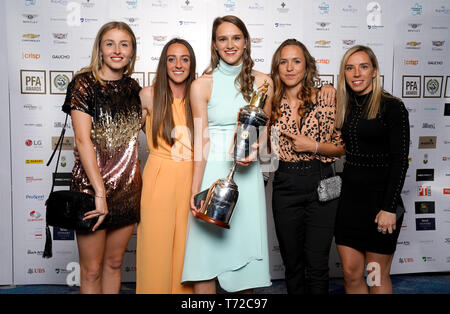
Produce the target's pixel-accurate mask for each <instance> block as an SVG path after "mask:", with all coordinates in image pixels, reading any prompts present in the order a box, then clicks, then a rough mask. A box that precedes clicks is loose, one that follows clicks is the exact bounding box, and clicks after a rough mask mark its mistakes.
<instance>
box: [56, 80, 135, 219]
mask: <svg viewBox="0 0 450 314" xmlns="http://www.w3.org/2000/svg"><path fill="white" fill-rule="evenodd" d="M140 89H141V87H140V86H139V84H138V83H137V82H136V81H135V80H133V79H132V78H130V77H128V76H123V77H122V78H121V79H120V80H116V81H105V85H101V84H100V83H99V82H96V81H95V79H94V76H93V74H92V72H86V73H81V74H79V75H77V76H75V78H74V79H73V80H72V82H71V83H70V84H69V86H68V88H67V94H66V99H65V102H64V105H63V107H62V110H63V111H64V112H66V113H69V114H70V112H71V110H79V111H81V112H84V113H87V114H89V115H90V116H91V117H92V129H91V140H92V143H93V144H94V149H95V152H96V155H97V163H98V167H99V169H100V174H101V176H102V178H103V182H104V184H105V189H106V201H107V204H108V210H109V214H108V216H107V217H106V219H105V221H104V224H105V226H111V227H118V226H125V225H129V224H133V223H136V222H138V221H139V217H140V198H141V187H142V178H141V172H140V167H139V159H138V150H137V145H138V135H139V131H140V129H141V124H140V121H141V116H142V111H141V103H140V99H139V91H140ZM71 190H73V191H80V192H85V193H90V194H93V192H94V191H93V188H92V185H91V184H90V182H89V179H88V177H87V174H86V172H85V171H84V169H83V165H82V164H81V160H80V159H79V158H76V160H75V164H74V167H73V170H72V184H71Z"/></svg>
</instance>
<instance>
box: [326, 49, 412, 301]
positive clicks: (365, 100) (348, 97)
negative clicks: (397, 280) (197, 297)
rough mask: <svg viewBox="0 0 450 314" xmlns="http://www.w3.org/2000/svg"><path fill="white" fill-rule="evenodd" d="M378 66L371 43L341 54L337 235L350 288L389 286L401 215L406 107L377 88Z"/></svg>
mask: <svg viewBox="0 0 450 314" xmlns="http://www.w3.org/2000/svg"><path fill="white" fill-rule="evenodd" d="M379 74H380V73H379V67H378V61H377V59H376V56H375V55H374V53H373V51H372V50H371V49H370V48H368V47H365V46H355V47H352V48H350V49H349V50H348V51H347V52H346V53H345V54H344V56H343V58H342V61H341V66H340V71H339V75H340V76H339V77H340V79H339V84H338V91H337V115H336V124H337V126H338V127H341V126H342V135H343V139H344V143H345V146H346V163H345V166H344V173H343V186H342V194H341V200H340V205H339V209H338V214H337V220H336V229H335V240H336V244H337V248H338V252H339V255H340V258H341V261H342V266H343V272H344V280H345V289H346V292H347V293H368V292H370V293H392V283H391V280H390V277H389V273H390V268H391V263H392V258H393V255H394V252H395V249H396V245H397V238H398V235H399V233H400V229H401V225H402V220H403V211H404V210H403V211H402V209H403V202H402V199H401V197H400V192H401V191H402V188H403V183H404V181H405V175H406V171H407V169H408V153H409V121H408V112H407V110H406V108H405V106H404V104H403V103H402V101H401V100H399V99H397V98H395V97H393V96H391V95H389V94H387V93H386V92H384V91H383V90H382V88H381V85H380V80H379V78H380V76H379ZM366 265H367V268H368V269H367V270H368V272H369V276H368V279H369V280H367V283H366V281H364V270H365V267H366ZM372 271H374V273H372Z"/></svg>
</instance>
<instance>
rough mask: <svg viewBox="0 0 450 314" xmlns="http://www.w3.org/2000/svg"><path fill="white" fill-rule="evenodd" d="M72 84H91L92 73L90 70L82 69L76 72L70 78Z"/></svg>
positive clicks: (92, 81)
mask: <svg viewBox="0 0 450 314" xmlns="http://www.w3.org/2000/svg"><path fill="white" fill-rule="evenodd" d="M72 83H73V84H81V83H88V84H92V83H95V78H94V74H93V73H92V72H91V71H83V70H81V71H80V72H78V73H76V74H75V75H74V77H73V78H72Z"/></svg>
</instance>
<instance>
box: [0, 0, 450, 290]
mask: <svg viewBox="0 0 450 314" xmlns="http://www.w3.org/2000/svg"><path fill="white" fill-rule="evenodd" d="M2 5H5V6H6V10H5V11H4V12H6V15H7V16H6V22H7V27H6V33H7V44H6V46H7V48H8V70H7V71H2V73H1V75H2V76H1V78H0V79H3V77H4V76H5V75H6V73H5V72H7V73H8V75H9V93H10V95H11V97H10V100H9V110H10V112H11V114H10V116H11V119H9V117H8V116H7V115H6V114H3V113H4V112H7V111H8V106H5V105H4V104H3V98H2V109H3V108H6V109H5V110H3V111H2V115H1V117H0V119H1V127H2V130H3V128H5V126H9V124H10V125H11V127H10V130H11V136H10V138H11V147H12V151H11V152H8V149H6V150H5V149H2V151H1V152H0V154H1V156H2V161H3V160H9V159H10V158H11V160H12V169H11V174H12V178H13V180H12V190H13V193H12V206H11V205H10V204H8V199H7V198H6V202H4V201H3V199H4V198H3V193H4V191H9V190H10V183H9V182H10V181H9V180H10V179H9V178H8V176H9V174H7V175H6V176H3V175H2V178H1V180H2V181H0V184H1V191H2V192H1V193H2V202H1V203H2V206H6V207H4V208H5V210H2V213H6V215H8V207H11V211H12V216H13V230H14V233H13V235H12V237H13V240H14V241H12V239H11V226H10V225H8V224H7V223H6V227H5V228H6V229H5V228H4V227H3V225H2V226H1V227H2V229H1V230H2V232H6V231H9V232H7V236H8V235H9V238H8V237H2V238H1V240H0V241H1V242H0V243H1V246H2V247H3V246H5V247H8V246H9V247H11V246H12V243H14V246H13V247H14V256H13V257H14V258H13V260H14V269H13V274H14V277H12V274H10V275H9V276H8V274H7V275H6V277H5V278H6V281H10V282H12V281H13V282H14V283H15V284H34V283H65V282H66V278H67V277H68V274H69V273H70V272H71V270H67V269H66V266H67V264H68V263H69V262H73V261H77V260H78V258H77V250H76V242H75V239H74V234H73V232H71V231H67V230H56V229H54V230H53V237H54V238H55V240H54V241H53V251H54V257H53V258H52V259H42V257H41V256H42V251H43V246H44V240H45V239H44V238H43V234H44V232H43V231H44V226H45V221H44V217H45V206H44V203H45V199H46V198H47V196H48V193H49V189H50V185H51V183H50V179H51V174H52V171H53V169H54V168H53V167H54V164H52V166H51V167H46V166H45V163H46V162H47V160H48V157H49V156H50V153H51V151H52V141H53V140H54V139H55V138H56V137H58V136H59V133H60V130H61V123H62V122H63V118H64V114H63V113H62V112H61V105H62V103H63V100H64V93H65V88H66V86H67V83H68V82H69V81H70V79H71V78H72V76H73V73H75V72H76V71H78V70H79V69H80V68H81V67H83V66H86V65H87V64H88V63H89V60H90V53H91V49H92V44H93V41H94V38H95V35H96V33H97V31H98V29H99V28H100V26H101V25H102V24H104V23H106V22H108V21H110V20H120V21H124V22H127V23H128V24H129V25H130V26H131V27H132V28H133V30H134V32H135V34H136V36H137V38H138V61H137V63H136V69H135V71H136V73H135V74H134V77H135V78H136V79H137V80H138V81H139V83H140V84H141V85H142V86H147V85H149V84H150V82H151V80H152V79H153V76H154V71H155V69H156V65H157V62H158V58H159V54H160V51H161V49H162V46H163V45H164V44H165V43H166V42H167V41H168V40H170V39H171V38H173V37H175V36H179V37H183V38H185V39H187V40H188V41H189V42H190V43H191V44H192V46H193V48H194V50H195V52H196V56H197V60H198V67H197V73H198V74H199V75H200V74H201V73H202V72H203V70H204V69H205V68H206V66H207V65H208V62H209V45H210V32H211V26H212V21H213V19H214V18H215V17H216V16H223V15H226V14H233V15H237V16H239V17H240V18H242V19H243V20H244V22H245V23H246V25H247V26H248V29H249V32H250V35H251V41H252V57H253V59H254V61H255V68H256V69H257V70H260V71H262V72H265V73H268V72H269V69H270V62H271V56H272V54H273V52H274V50H275V49H276V48H277V46H278V45H279V44H280V43H281V42H282V41H283V40H284V39H286V38H292V37H295V38H297V39H299V40H301V41H303V42H304V43H305V44H306V45H307V46H308V48H309V50H310V52H311V54H312V55H313V56H314V57H315V58H316V61H317V64H318V66H319V71H320V74H321V81H322V82H329V83H331V84H333V85H334V86H336V82H337V72H338V67H339V61H340V58H341V56H342V54H343V53H344V51H345V50H346V49H348V48H349V47H351V46H353V45H355V44H364V45H369V46H370V47H372V48H373V50H374V51H375V53H376V54H377V56H378V58H379V61H380V71H381V74H382V78H383V83H384V87H385V89H386V90H387V91H389V92H393V93H394V95H396V96H398V97H402V96H407V97H403V100H404V102H405V104H406V106H407V107H408V110H409V111H410V120H411V125H412V127H411V132H412V133H411V134H412V136H411V153H410V156H411V157H410V159H411V162H410V169H409V171H408V177H407V180H406V184H405V189H404V191H403V194H402V196H403V198H404V200H405V205H406V207H407V213H406V217H405V221H404V225H403V227H402V232H401V234H400V238H399V243H398V244H399V245H398V250H397V252H396V255H395V258H394V263H393V268H392V272H393V273H409V272H428V271H448V270H450V253H448V252H449V245H450V232H449V231H448V230H449V229H450V228H449V225H448V224H449V223H450V205H449V203H450V201H449V198H450V195H449V193H450V191H449V190H448V189H450V182H449V181H450V173H449V170H448V168H449V167H448V165H449V164H450V162H449V161H450V145H448V144H449V143H450V135H449V133H450V132H449V129H448V127H450V118H449V117H448V111H449V110H450V108H447V115H446V116H444V108H445V106H447V107H448V106H449V105H445V102H446V100H447V102H449V101H448V98H449V97H450V90H449V87H448V86H449V85H450V82H449V75H450V70H449V61H450V60H449V57H448V55H449V51H448V46H449V44H450V38H449V35H448V34H449V27H450V18H449V17H450V0H428V1H409V0H401V1H395V2H394V1H388V0H378V1H369V0H353V1H350V0H347V1H344V0H334V1H331V0H328V1H324V0H314V1H306V0H286V1H269V0H259V1H255V0H251V1H250V0H247V1H244V0H242V1H241V0H220V1H207V0H187V1H186V0H174V1H168V0H108V1H106V0H90V1H87V0H78V1H68V0H20V1H10V0H8V1H6V0H2ZM2 14H4V13H3V12H2ZM0 17H2V16H0ZM3 20H4V19H2V21H3ZM2 30H4V28H2ZM2 38H4V36H2ZM2 61H3V60H2ZM405 76H406V77H405ZM418 77H420V80H419V79H418ZM406 82H408V86H407V88H408V90H405V89H402V87H403V83H404V84H405V88H406ZM414 82H416V83H417V82H418V83H419V84H418V85H417V84H416V85H414ZM446 83H447V85H446ZM0 86H2V87H0V88H3V84H1V85H0ZM411 86H418V87H419V88H421V91H420V92H419V93H418V94H417V95H415V94H414V93H415V92H416V93H417V91H416V89H414V88H413V87H411ZM409 89H410V90H409ZM437 90H439V91H440V93H439V94H438V93H437ZM445 95H447V96H446V97H447V98H445ZM411 96H414V97H417V98H410V97H411ZM2 97H4V96H3V93H2ZM429 97H432V98H429ZM6 100H7V99H6ZM4 120H5V121H4ZM8 129H9V128H8V127H7V129H6V132H2V134H7V133H8ZM4 138H6V139H7V138H8V137H3V136H2V140H3V139H4ZM67 139H68V141H67V145H65V150H64V151H63V154H62V157H63V159H62V160H61V164H60V166H61V168H60V169H62V170H61V171H70V170H71V168H72V166H73V155H72V151H71V150H72V148H73V132H72V130H71V129H69V131H68V134H67ZM430 141H431V142H430ZM419 142H420V143H422V144H420V145H419ZM140 143H142V145H141V147H140V156H141V159H142V161H143V162H145V160H146V155H147V148H146V145H145V138H144V137H143V136H141V137H140ZM1 146H2V147H8V148H9V143H5V144H4V145H3V142H2V145H1ZM10 156H11V157H10ZM425 160H426V162H425ZM4 164H5V163H4V162H2V163H1V165H0V167H2V168H1V169H2V171H3V167H4ZM6 165H9V162H6ZM416 169H420V171H419V174H420V175H421V176H420V178H419V179H420V180H422V179H423V178H426V179H428V180H430V179H431V177H430V175H429V173H430V172H431V170H430V169H434V176H433V180H434V181H427V182H425V183H423V182H420V181H419V182H417V181H416ZM421 169H425V170H421ZM424 173H425V177H424V176H423V175H424ZM426 175H428V176H426ZM422 183H423V184H422ZM422 186H423V187H422ZM419 187H421V188H419ZM427 188H429V190H431V191H432V194H431V195H429V196H419V195H418V191H419V190H420V193H422V192H423V191H428V190H427ZM267 192H268V193H267V196H266V198H267V199H268V205H269V206H268V217H269V238H270V242H269V245H270V248H269V252H270V253H271V275H272V278H282V277H283V265H282V262H281V259H280V256H279V249H278V244H277V241H276V237H275V234H274V229H273V223H272V219H271V217H272V213H271V208H270V195H271V191H270V185H269V186H268V188H267ZM6 194H7V193H6ZM427 195H428V194H427ZM6 196H8V195H6ZM422 201H427V202H428V203H419V202H422ZM5 204H6V205H5ZM416 207H417V210H416ZM4 221H5V220H3V219H2V220H1V221H0V224H4V223H5V222H4ZM6 221H7V222H8V221H10V220H6ZM8 228H9V229H8ZM4 230H6V231H4ZM330 254H331V257H332V258H331V260H330V266H331V274H332V275H333V276H339V275H340V272H341V265H340V262H339V259H338V257H337V255H336V251H335V248H334V247H333V250H332V252H331V253H330ZM0 258H1V259H2V260H1V263H2V266H3V263H4V262H3V259H5V263H6V262H7V261H8V257H7V256H6V257H5V256H1V257H0ZM9 260H10V259H9ZM5 265H7V264H5ZM1 268H2V269H3V267H1ZM9 269H11V267H9ZM135 271H136V269H135V237H133V239H132V241H131V242H130V245H129V247H128V250H127V253H126V257H125V262H124V266H123V275H124V281H133V280H134V279H135ZM0 274H1V272H0ZM11 278H14V279H13V280H12V279H11ZM69 278H71V276H69ZM0 280H1V277H0ZM0 282H1V281H0Z"/></svg>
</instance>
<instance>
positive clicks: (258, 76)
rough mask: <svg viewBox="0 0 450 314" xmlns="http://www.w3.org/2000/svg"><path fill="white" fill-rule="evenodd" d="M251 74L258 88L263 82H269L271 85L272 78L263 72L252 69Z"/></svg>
mask: <svg viewBox="0 0 450 314" xmlns="http://www.w3.org/2000/svg"><path fill="white" fill-rule="evenodd" d="M252 74H253V76H254V77H255V84H256V86H257V87H258V88H260V87H261V86H262V85H263V84H264V83H265V82H267V83H269V85H270V86H273V81H272V78H271V77H270V76H269V75H268V74H266V73H263V72H260V71H257V70H252Z"/></svg>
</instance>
